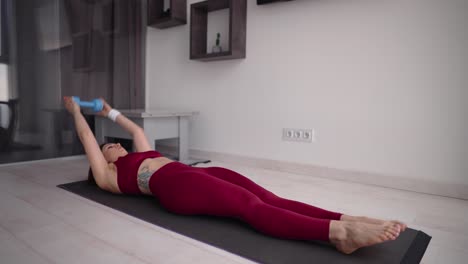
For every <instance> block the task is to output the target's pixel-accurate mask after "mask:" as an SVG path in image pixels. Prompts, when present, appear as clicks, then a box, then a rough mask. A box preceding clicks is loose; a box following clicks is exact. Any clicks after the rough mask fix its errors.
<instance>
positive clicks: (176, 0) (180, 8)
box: [148, 0, 187, 29]
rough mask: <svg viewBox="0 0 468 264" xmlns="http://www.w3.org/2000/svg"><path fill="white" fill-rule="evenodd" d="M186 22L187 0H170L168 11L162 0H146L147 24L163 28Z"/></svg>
mask: <svg viewBox="0 0 468 264" xmlns="http://www.w3.org/2000/svg"><path fill="white" fill-rule="evenodd" d="M185 24H187V0H170V13H167V12H166V10H164V0H148V26H151V27H155V28H159V29H164V28H169V27H175V26H180V25H185Z"/></svg>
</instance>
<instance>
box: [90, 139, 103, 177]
mask: <svg viewBox="0 0 468 264" xmlns="http://www.w3.org/2000/svg"><path fill="white" fill-rule="evenodd" d="M106 144H107V143H102V144H101V145H99V149H100V150H102V148H103V147H104V145H106ZM88 183H89V184H92V185H97V183H96V180H95V179H94V174H93V170H91V167H89V170H88Z"/></svg>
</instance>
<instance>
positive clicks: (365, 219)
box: [340, 215, 407, 232]
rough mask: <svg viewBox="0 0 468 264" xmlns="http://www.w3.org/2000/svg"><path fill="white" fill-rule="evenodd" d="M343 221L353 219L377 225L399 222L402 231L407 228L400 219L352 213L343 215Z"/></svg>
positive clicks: (353, 220)
mask: <svg viewBox="0 0 468 264" xmlns="http://www.w3.org/2000/svg"><path fill="white" fill-rule="evenodd" d="M340 220H341V221H351V222H362V223H368V224H376V225H392V224H397V225H399V226H400V230H401V232H403V231H405V230H406V227H407V226H406V224H405V223H403V222H401V221H398V220H381V219H375V218H370V217H366V216H350V215H342V216H341V219H340Z"/></svg>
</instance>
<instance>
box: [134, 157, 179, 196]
mask: <svg viewBox="0 0 468 264" xmlns="http://www.w3.org/2000/svg"><path fill="white" fill-rule="evenodd" d="M171 162H174V160H171V159H168V158H166V157H159V158H148V159H145V160H144V161H143V162H142V163H141V164H140V167H139V168H138V175H140V173H142V172H143V171H148V170H149V171H150V172H152V175H153V174H154V173H155V172H156V171H157V170H159V169H160V168H162V167H163V166H164V165H166V164H168V163H171ZM137 177H138V176H137ZM138 187H139V186H138ZM139 189H140V191H141V192H142V193H144V194H147V195H151V192H150V191H148V190H145V189H142V188H140V187H139Z"/></svg>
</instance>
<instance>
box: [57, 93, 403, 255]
mask: <svg viewBox="0 0 468 264" xmlns="http://www.w3.org/2000/svg"><path fill="white" fill-rule="evenodd" d="M102 101H103V103H104V108H103V110H102V111H101V112H99V113H98V114H99V115H101V116H104V117H109V118H110V119H111V120H112V121H114V122H116V123H117V124H119V125H120V126H121V127H122V128H123V129H125V130H126V131H128V132H129V133H130V134H131V135H132V137H133V143H134V146H135V148H136V151H137V152H134V153H128V152H127V151H126V150H125V149H124V148H122V146H120V144H113V143H109V144H104V145H103V146H102V147H100V146H99V145H98V143H97V141H96V139H95V137H94V135H93V133H92V131H91V130H90V128H89V126H88V124H87V123H86V121H85V119H84V117H83V115H82V114H81V111H80V107H79V105H78V104H76V103H75V102H74V101H73V100H72V99H71V98H70V97H64V103H65V107H66V109H67V110H68V111H69V112H70V114H71V115H72V116H73V118H74V121H75V126H76V130H77V134H78V135H79V138H80V140H81V142H82V144H83V146H84V149H85V151H86V155H87V157H88V160H89V163H90V165H91V171H92V174H90V175H91V180H95V182H96V184H97V185H98V186H99V187H100V188H101V189H103V190H106V191H109V192H112V193H116V194H122V193H123V194H147V195H153V196H155V197H156V198H157V199H158V200H159V202H160V204H161V205H162V206H163V207H164V208H166V209H167V210H168V211H171V212H173V213H177V214H185V215H191V214H206V215H215V216H226V217H234V218H238V219H240V220H242V221H245V222H247V223H248V224H250V225H251V226H252V227H253V228H255V229H256V230H258V231H260V232H262V233H265V234H267V235H271V236H274V237H279V238H284V239H299V240H322V241H328V242H331V243H332V244H334V245H335V246H336V248H337V249H338V250H339V251H341V252H343V253H347V254H349V253H351V252H353V251H355V250H356V249H358V248H361V247H365V246H370V245H374V244H377V243H381V242H384V241H388V240H395V239H396V238H397V237H398V236H399V234H400V232H402V231H404V230H405V228H406V225H405V224H403V223H401V222H399V221H384V220H378V219H372V218H368V217H358V216H349V215H344V214H340V213H336V212H331V211H327V210H324V209H320V208H317V207H314V206H311V205H308V204H305V203H301V202H297V201H292V200H287V199H284V198H281V197H278V196H276V195H275V194H273V193H271V192H270V191H268V190H265V189H264V188H262V187H260V186H259V185H257V184H255V183H254V182H252V181H251V180H249V179H248V178H246V177H244V176H242V175H240V174H239V173H237V172H234V171H231V170H228V169H225V168H220V167H209V168H197V167H191V166H188V165H185V164H183V163H180V162H177V161H173V160H170V159H168V158H165V157H163V156H161V154H160V153H159V152H157V151H154V150H153V149H152V147H151V145H150V144H149V142H148V139H147V138H146V136H145V133H144V132H143V129H142V128H141V127H139V126H138V125H136V124H135V123H133V122H132V121H131V120H129V119H128V118H126V117H125V116H123V115H122V114H120V113H119V112H118V111H117V110H115V109H112V108H111V107H110V106H109V104H108V103H106V102H105V101H104V100H102ZM92 177H94V179H93V178H92Z"/></svg>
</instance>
